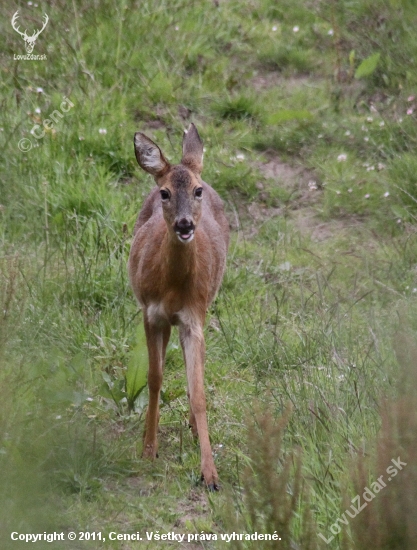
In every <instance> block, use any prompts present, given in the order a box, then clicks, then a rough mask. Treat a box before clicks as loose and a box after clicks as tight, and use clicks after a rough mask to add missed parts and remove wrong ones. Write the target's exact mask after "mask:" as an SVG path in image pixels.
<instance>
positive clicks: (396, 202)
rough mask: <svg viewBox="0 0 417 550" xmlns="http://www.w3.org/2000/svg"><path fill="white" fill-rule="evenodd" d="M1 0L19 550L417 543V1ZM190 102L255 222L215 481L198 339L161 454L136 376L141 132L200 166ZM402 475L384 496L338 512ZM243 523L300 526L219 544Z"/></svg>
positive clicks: (165, 414)
mask: <svg viewBox="0 0 417 550" xmlns="http://www.w3.org/2000/svg"><path fill="white" fill-rule="evenodd" d="M0 9H1V15H2V17H1V23H0V25H1V36H2V44H3V46H2V54H1V58H0V66H1V72H2V78H1V82H0V90H1V95H0V98H1V109H0V147H1V150H2V153H1V156H0V388H1V396H2V398H1V406H0V510H1V514H0V542H1V547H2V548H5V549H7V548H15V549H17V548H20V547H26V546H27V544H26V543H19V542H18V541H11V538H10V534H11V533H12V532H17V533H44V532H46V533H52V532H54V531H56V532H63V533H64V534H65V538H66V541H65V542H54V543H49V542H46V541H44V542H42V541H40V542H37V543H36V548H39V549H41V548H44V547H45V548H55V547H56V548H61V549H64V548H68V549H69V548H71V549H78V548H80V549H81V548H114V549H120V550H130V549H133V548H137V547H139V544H140V545H141V546H142V547H149V548H166V547H167V544H169V545H170V546H171V547H174V548H183V547H189V548H207V549H210V548H223V547H228V548H255V547H260V548H282V549H286V548H293V549H294V548H297V549H302V550H307V549H318V548H330V549H337V548H343V549H353V548H359V549H365V548H366V549H368V548H371V547H372V548H376V549H382V548H384V549H397V548H398V550H399V549H402V550H408V549H415V548H417V533H416V531H415V527H414V520H413V517H412V511H413V510H415V504H416V500H417V439H416V437H417V436H416V433H417V416H416V415H417V413H416V410H417V409H416V404H417V396H416V390H415V388H416V382H417V376H416V374H415V372H414V370H413V367H415V364H416V361H417V351H416V344H415V338H416V330H417V239H416V233H417V229H416V227H417V225H416V221H417V188H416V184H417V157H416V154H415V151H416V144H417V121H416V115H417V70H416V69H417V35H416V33H415V28H416V24H417V7H416V5H415V3H414V2H413V1H412V0H409V1H407V0H372V1H371V0H356V1H348V0H339V1H336V0H319V1H313V0H311V1H308V2H303V1H301V0H292V1H290V0H282V1H280V2H278V1H272V0H251V1H249V2H237V1H236V0H219V1H208V0H207V1H205V0H199V1H194V2H188V1H187V2H186V1H184V0H173V1H172V2H167V1H164V0H153V1H152V2H148V1H141V2H138V1H134V0H129V1H128V0H121V1H120V2H118V3H113V2H110V1H107V0H105V1H103V2H97V1H94V2H86V1H84V0H73V1H72V2H63V1H61V0H56V1H51V2H49V3H44V2H41V1H40V2H38V4H36V3H32V2H20V3H19V2H17V3H16V2H10V1H9V0H7V2H4V3H3V4H2V6H1V8H0ZM17 9H19V17H20V19H19V24H20V28H21V30H23V29H24V28H27V29H28V33H30V34H31V33H32V32H33V31H32V30H31V29H33V30H34V29H35V28H40V27H41V24H42V22H41V19H42V15H43V14H44V13H45V12H46V13H47V14H48V16H49V23H48V25H47V27H46V28H45V30H44V31H43V33H42V34H40V35H39V38H38V40H37V42H36V45H35V49H34V51H33V53H34V54H37V55H44V56H46V59H44V60H39V61H35V60H19V59H15V57H16V56H18V55H23V54H25V53H26V52H25V47H24V42H23V40H22V38H21V37H20V36H19V35H18V34H17V33H16V32H15V31H14V30H13V28H12V26H11V24H10V21H11V18H12V16H13V14H14V13H15V11H16V10H17ZM47 120H49V122H46V123H45V121H47ZM51 120H52V122H51ZM191 121H192V122H194V123H195V124H196V125H197V127H198V130H199V132H200V135H201V137H202V139H203V141H204V145H205V151H206V152H205V157H204V160H205V167H204V172H203V177H204V179H205V181H207V182H208V183H210V184H211V185H212V186H213V187H214V188H215V189H216V190H217V191H218V192H219V193H220V195H221V196H222V198H223V199H224V201H225V206H226V210H227V215H228V218H229V220H230V225H231V228H232V241H231V246H230V250H229V256H228V267H227V272H226V275H225V278H224V282H223V286H222V288H221V291H220V293H219V296H218V298H217V299H216V302H215V303H214V305H213V306H212V308H211V310H210V311H209V314H208V320H207V326H206V331H205V333H206V344H207V361H206V377H205V380H206V393H207V401H208V417H209V427H210V436H211V441H212V446H213V450H214V452H215V460H216V466H217V470H218V472H219V475H220V480H221V485H222V491H220V492H219V493H216V494H209V493H207V492H206V491H205V490H204V488H203V487H201V485H200V484H199V448H198V445H196V444H195V443H194V442H193V440H192V436H191V434H190V433H189V431H188V428H187V419H188V404H187V398H186V395H185V386H186V380H185V371H184V366H183V361H182V354H181V350H180V347H179V342H178V337H177V334H176V333H174V334H173V338H172V340H171V343H170V345H169V349H168V356H167V364H166V369H165V376H164V385H163V395H162V401H163V402H162V406H161V423H160V424H161V425H160V448H159V459H158V460H156V461H155V462H154V463H150V462H148V461H144V460H142V459H141V446H142V431H143V422H144V414H143V413H144V411H145V410H146V403H147V395H146V390H143V391H142V392H140V394H139V396H138V397H137V398H136V395H135V388H134V387H132V385H130V386H129V384H130V382H129V380H131V379H132V376H131V375H132V373H133V375H135V374H136V373H137V371H138V370H139V369H140V368H143V355H144V349H143V341H142V340H143V339H142V335H141V328H140V327H141V314H140V312H138V311H137V307H136V303H135V300H134V297H133V294H132V292H131V290H130V288H129V284H128V280H127V272H126V262H127V257H128V253H129V246H130V240H131V232H132V229H133V225H134V222H135V218H136V215H137V212H138V210H139V209H140V207H141V204H142V202H143V200H144V198H145V197H146V195H147V194H148V192H149V191H150V189H151V188H152V186H153V182H152V181H151V178H150V177H149V176H147V175H145V174H144V173H143V172H142V171H141V170H140V169H139V167H138V166H137V164H136V160H135V157H134V151H133V134H134V132H135V131H138V130H140V131H143V132H145V133H146V134H147V135H148V136H150V137H151V138H152V139H154V140H155V141H156V142H157V143H158V144H159V145H160V146H161V148H162V149H163V151H164V152H166V154H167V155H168V157H169V160H171V161H172V162H174V161H175V162H177V161H179V152H180V148H181V145H180V144H181V139H182V132H183V129H184V128H185V127H188V125H189V123H190V122H191ZM138 327H139V328H138ZM282 418H283V420H280V419H282ZM398 457H401V459H402V460H403V461H404V462H405V463H407V466H404V467H403V469H401V468H400V469H399V470H398V477H395V480H394V479H393V480H392V482H389V483H388V482H387V477H388V476H387V474H386V469H387V468H388V466H389V465H390V462H391V460H392V459H395V460H397V458H398ZM400 470H401V471H400ZM381 474H384V476H385V477H384V479H385V482H386V484H387V488H384V491H383V492H382V493H381V495H376V496H375V499H374V500H373V501H372V505H369V506H367V508H366V509H365V510H366V511H365V510H364V511H363V512H361V513H360V514H359V515H358V517H354V518H352V519H350V518H348V520H347V521H345V522H343V521H340V522H339V523H337V522H338V520H339V518H342V517H343V513H344V511H345V510H346V509H347V508H348V507H349V506H350V504H351V499H352V498H354V497H355V495H357V494H360V495H362V493H363V491H364V489H365V487H370V484H371V483H373V482H375V480H376V479H377V478H378V476H380V475H381ZM392 477H393V478H394V476H392ZM381 490H382V489H381ZM345 519H346V516H345ZM70 531H74V532H76V533H79V532H91V533H92V532H95V533H99V532H101V533H102V536H103V537H106V541H105V542H104V541H100V540H97V539H96V540H89V541H80V540H78V541H76V542H68V540H67V533H68V532H70ZM233 531H235V532H237V533H249V534H251V533H254V532H258V533H270V534H272V533H273V532H277V534H278V535H279V536H280V537H281V539H282V540H280V541H274V542H273V543H272V545H271V544H270V543H268V542H259V541H257V542H253V541H235V540H232V541H230V542H227V541H222V540H221V535H224V534H231V533H232V532H233ZM110 532H115V533H121V534H123V533H126V534H129V533H136V532H140V533H141V536H142V537H143V541H142V542H133V541H130V542H129V541H121V540H113V541H110V540H109V533H110ZM146 532H148V533H151V532H153V533H157V532H159V534H162V533H172V532H174V533H176V534H185V540H184V541H182V542H181V541H176V542H168V541H163V540H160V541H158V540H153V541H151V542H149V541H148V540H147V536H146ZM208 534H209V535H210V537H208V536H207V535H208ZM188 535H195V538H194V540H191V541H190V542H187V537H188ZM197 535H198V536H197ZM213 535H216V537H217V538H218V540H217V541H214V542H213ZM320 535H321V536H320ZM97 537H98V535H97ZM326 541H328V542H326Z"/></svg>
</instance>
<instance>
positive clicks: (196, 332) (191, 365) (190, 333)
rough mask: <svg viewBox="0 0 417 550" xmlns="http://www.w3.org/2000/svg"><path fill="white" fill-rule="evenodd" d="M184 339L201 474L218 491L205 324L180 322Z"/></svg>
mask: <svg viewBox="0 0 417 550" xmlns="http://www.w3.org/2000/svg"><path fill="white" fill-rule="evenodd" d="M180 339H181V345H182V349H183V352H184V359H185V366H186V370H187V383H188V394H189V401H190V421H191V422H192V428H193V432H194V431H197V433H198V438H199V440H200V450H201V477H202V479H204V481H205V483H206V485H207V487H208V488H209V489H210V490H213V491H217V490H218V475H217V470H216V467H215V465H214V460H213V454H212V452H211V445H210V439H209V433H208V425H207V413H206V396H205V393H204V355H205V343H204V334H203V327H202V326H199V325H198V326H192V327H190V326H185V325H180Z"/></svg>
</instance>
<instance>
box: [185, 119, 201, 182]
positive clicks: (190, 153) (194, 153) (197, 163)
mask: <svg viewBox="0 0 417 550" xmlns="http://www.w3.org/2000/svg"><path fill="white" fill-rule="evenodd" d="M203 154H204V153H203V142H202V141H201V138H200V136H199V135H198V132H197V128H196V127H195V126H194V124H190V127H189V128H188V131H187V132H184V137H183V139H182V160H181V163H182V164H185V165H186V166H187V167H188V168H190V170H192V171H193V172H194V173H196V174H198V175H200V174H201V172H202V170H203Z"/></svg>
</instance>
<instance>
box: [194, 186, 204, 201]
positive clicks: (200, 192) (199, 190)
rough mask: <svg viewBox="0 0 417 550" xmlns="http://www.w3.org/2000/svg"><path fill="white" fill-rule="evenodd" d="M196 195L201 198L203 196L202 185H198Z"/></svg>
mask: <svg viewBox="0 0 417 550" xmlns="http://www.w3.org/2000/svg"><path fill="white" fill-rule="evenodd" d="M194 195H195V196H196V197H197V198H198V199H201V197H202V196H203V188H202V187H197V189H196V190H195V191H194Z"/></svg>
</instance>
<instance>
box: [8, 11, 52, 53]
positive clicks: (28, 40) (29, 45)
mask: <svg viewBox="0 0 417 550" xmlns="http://www.w3.org/2000/svg"><path fill="white" fill-rule="evenodd" d="M18 18H19V10H17V12H16V13H15V14H14V15H13V17H12V27H13V28H14V30H15V31H16V32H17V33H19V34H20V36H21V37H22V38H23V40H24V41H25V48H26V51H27V53H32V52H33V48H34V47H35V43H36V39H37V38H38V36H39V35H40V34H41V32H42V31H43V30H44V28H45V27H46V25H47V24H48V21H49V17H48V16H47V15H46V13H45V14H44V16H43V18H44V21H43V26H42V28H41V29H40V30H39V31H33V34H32V36H29V35H28V34H27V29H26V30H25V32H21V31H20V30H19V29H20V27H17V26H16V21H17V19H18Z"/></svg>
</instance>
